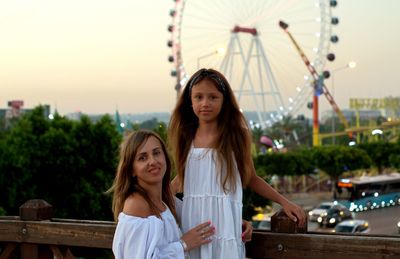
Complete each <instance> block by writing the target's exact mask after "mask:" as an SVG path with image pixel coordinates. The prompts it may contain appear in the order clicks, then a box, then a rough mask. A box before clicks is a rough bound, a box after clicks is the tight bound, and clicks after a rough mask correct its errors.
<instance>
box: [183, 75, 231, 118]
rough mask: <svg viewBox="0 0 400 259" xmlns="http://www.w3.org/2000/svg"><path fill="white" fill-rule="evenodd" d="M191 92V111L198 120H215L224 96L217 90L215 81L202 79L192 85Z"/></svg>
mask: <svg viewBox="0 0 400 259" xmlns="http://www.w3.org/2000/svg"><path fill="white" fill-rule="evenodd" d="M191 93H192V94H191V96H190V98H191V101H192V106H193V112H194V114H196V116H197V117H198V118H199V122H202V121H203V122H216V121H217V118H218V115H219V113H220V111H221V108H222V103H223V101H224V96H223V94H222V93H221V92H220V91H218V89H217V87H216V86H215V83H214V82H213V81H210V80H208V79H204V80H202V81H200V82H199V83H197V84H195V85H194V86H193V88H192V92H191Z"/></svg>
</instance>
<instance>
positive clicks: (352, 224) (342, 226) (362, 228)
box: [333, 219, 371, 234]
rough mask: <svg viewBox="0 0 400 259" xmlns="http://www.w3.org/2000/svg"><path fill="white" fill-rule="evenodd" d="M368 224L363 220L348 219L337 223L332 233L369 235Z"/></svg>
mask: <svg viewBox="0 0 400 259" xmlns="http://www.w3.org/2000/svg"><path fill="white" fill-rule="evenodd" d="M370 230H371V229H370V227H369V223H368V221H366V220H363V219H349V220H344V221H342V222H340V223H338V224H337V225H336V226H335V229H334V230H333V232H335V233H351V234H354V233H369V232H370Z"/></svg>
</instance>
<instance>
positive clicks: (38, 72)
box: [0, 0, 400, 114]
mask: <svg viewBox="0 0 400 259" xmlns="http://www.w3.org/2000/svg"><path fill="white" fill-rule="evenodd" d="M193 1H194V0H193ZM214 2H215V1H214ZM287 2H288V4H291V3H293V2H296V1H289V0H288V1H287ZM173 7H174V1H172V0H155V1H138V0H114V1H111V0H13V1H9V0H0V35H1V40H0V87H1V88H0V89H1V94H0V107H2V108H5V107H6V106H7V101H9V100H15V99H18V100H23V101H24V107H25V108H31V107H34V106H36V105H38V104H49V105H50V106H51V108H52V109H54V108H56V109H57V111H58V112H59V113H60V114H67V113H72V112H76V111H81V112H83V113H87V114H100V113H110V114H113V113H114V112H115V110H116V109H118V110H119V112H120V113H147V112H171V110H172V109H173V107H174V104H175V101H176V92H175V90H174V86H175V79H174V78H172V77H171V76H170V70H171V68H172V65H171V63H169V62H168V60H167V58H168V55H169V54H170V53H171V49H170V48H168V47H167V45H166V43H167V40H168V39H169V38H170V33H169V32H168V31H167V26H168V24H170V23H171V17H170V16H169V11H170V9H172V8H173ZM204 10H207V9H202V10H199V11H201V12H203V11H204ZM399 12H400V1H398V0H380V1H379V0H347V1H338V6H337V7H336V8H335V9H334V10H333V13H334V15H335V16H338V17H339V19H340V23H339V25H338V26H336V27H335V28H334V33H335V34H337V35H338V36H339V39H340V40H339V43H338V44H334V45H332V46H331V50H332V51H333V52H334V53H335V55H336V60H335V61H334V62H332V63H329V64H328V65H327V69H330V70H334V69H337V68H340V67H343V66H346V64H347V63H348V62H349V61H355V62H356V63H357V66H356V67H355V68H354V69H341V70H338V71H337V72H335V73H334V87H333V89H332V85H331V84H332V81H331V80H330V79H329V80H327V81H326V85H327V87H328V88H330V89H331V92H332V94H333V95H334V98H335V100H336V102H337V104H338V105H339V107H340V108H342V109H345V108H348V106H349V98H383V97H386V96H400V79H399V76H398V74H399V68H400V50H399V47H398V46H400V33H399V32H400V31H399V30H400V29H399V28H398V24H400V16H399V15H398V13H399ZM320 106H321V110H322V111H323V110H326V109H329V104H328V103H327V101H326V100H321V101H320Z"/></svg>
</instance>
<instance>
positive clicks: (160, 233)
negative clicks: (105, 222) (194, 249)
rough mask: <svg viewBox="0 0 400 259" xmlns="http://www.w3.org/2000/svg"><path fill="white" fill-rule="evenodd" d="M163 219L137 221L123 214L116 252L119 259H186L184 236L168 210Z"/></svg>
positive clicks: (114, 245) (113, 248)
mask: <svg viewBox="0 0 400 259" xmlns="http://www.w3.org/2000/svg"><path fill="white" fill-rule="evenodd" d="M161 217H162V219H160V218H157V217H156V216H149V217H147V218H141V217H135V216H130V215H127V214H125V213H123V212H121V213H120V214H119V216H118V224H117V227H116V230H115V234H114V239H113V244H112V250H113V253H114V256H115V259H150V258H151V259H183V258H185V256H184V251H183V247H182V245H181V243H180V242H179V239H180V237H181V235H182V233H181V231H180V229H179V227H178V225H177V223H176V220H175V218H174V216H173V215H172V213H171V211H170V210H169V208H168V207H167V209H166V210H165V211H164V212H162V213H161Z"/></svg>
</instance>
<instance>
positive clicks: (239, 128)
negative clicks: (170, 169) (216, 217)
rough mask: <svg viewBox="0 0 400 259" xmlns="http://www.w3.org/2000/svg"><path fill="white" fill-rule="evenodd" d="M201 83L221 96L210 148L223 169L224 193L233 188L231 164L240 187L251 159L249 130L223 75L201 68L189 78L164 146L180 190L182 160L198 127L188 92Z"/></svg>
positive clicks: (182, 171) (250, 170) (249, 174)
mask: <svg viewBox="0 0 400 259" xmlns="http://www.w3.org/2000/svg"><path fill="white" fill-rule="evenodd" d="M202 80H209V81H210V82H212V83H213V84H214V85H215V86H216V88H217V89H218V91H220V92H221V93H222V94H223V96H224V100H223V104H222V108H221V112H220V114H219V115H218V126H217V127H218V132H219V135H218V138H217V139H216V141H215V143H214V144H213V148H215V150H216V151H217V157H218V161H219V164H220V165H224V167H225V168H226V174H222V173H221V174H220V181H221V185H222V188H223V189H224V191H225V192H227V191H229V190H234V188H235V182H236V175H235V163H236V165H237V168H238V170H239V173H240V178H241V181H242V184H243V185H247V183H248V181H249V179H250V176H251V173H252V170H254V165H253V160H252V156H251V131H250V129H249V127H248V125H247V122H246V119H245V117H244V115H243V114H242V112H241V111H240V109H239V105H238V103H237V101H236V98H235V96H234V93H233V91H232V88H231V86H230V85H229V83H228V81H227V80H226V78H225V77H224V75H223V74H221V73H220V72H218V71H216V70H214V69H204V68H203V69H200V70H199V71H197V72H196V73H195V74H193V75H192V77H191V78H190V79H189V81H188V82H187V84H186V87H185V88H184V89H183V91H182V93H181V95H180V96H179V99H178V101H177V104H176V106H175V109H174V111H173V113H172V115H171V119H170V122H169V127H168V144H169V147H170V148H171V151H172V154H173V157H174V159H175V163H176V169H177V175H178V179H179V180H180V183H181V186H180V188H181V190H182V188H183V182H184V180H185V172H184V171H185V166H186V160H187V157H188V153H189V151H190V148H191V145H192V142H193V140H194V137H195V135H196V130H197V128H198V126H199V120H198V118H197V116H196V115H195V113H194V112H193V108H192V101H191V90H192V87H193V86H194V85H196V84H198V83H199V82H201V81H202ZM232 154H233V155H234V156H232Z"/></svg>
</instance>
